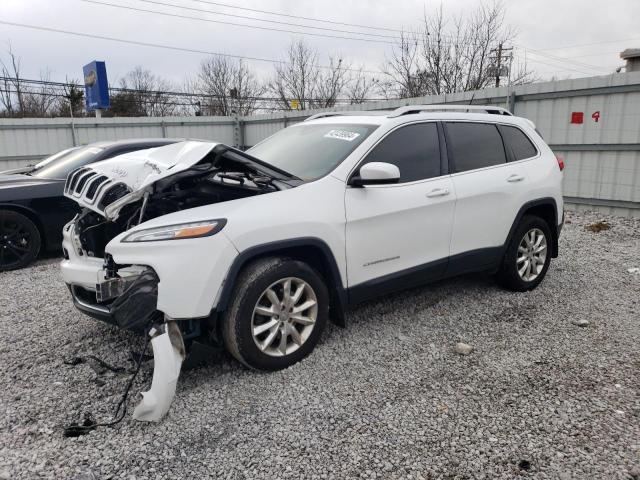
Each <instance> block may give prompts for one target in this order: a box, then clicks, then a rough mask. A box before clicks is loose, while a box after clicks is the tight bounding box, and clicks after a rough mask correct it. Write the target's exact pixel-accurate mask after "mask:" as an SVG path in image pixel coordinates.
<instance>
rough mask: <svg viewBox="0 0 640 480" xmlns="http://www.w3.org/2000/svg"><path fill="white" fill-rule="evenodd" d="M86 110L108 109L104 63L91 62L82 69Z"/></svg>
mask: <svg viewBox="0 0 640 480" xmlns="http://www.w3.org/2000/svg"><path fill="white" fill-rule="evenodd" d="M82 72H83V73H84V98H85V103H86V105H87V110H89V111H90V110H97V109H100V110H102V109H105V108H109V84H108V82H107V67H106V66H105V64H104V62H98V61H93V62H91V63H89V64H87V65H85V66H84V67H82Z"/></svg>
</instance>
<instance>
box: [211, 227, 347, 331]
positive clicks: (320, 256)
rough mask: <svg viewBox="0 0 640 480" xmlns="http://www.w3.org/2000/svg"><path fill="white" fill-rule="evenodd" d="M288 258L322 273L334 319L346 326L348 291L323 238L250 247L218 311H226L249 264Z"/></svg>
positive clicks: (233, 273)
mask: <svg viewBox="0 0 640 480" xmlns="http://www.w3.org/2000/svg"><path fill="white" fill-rule="evenodd" d="M270 256H286V257H290V258H294V259H296V260H300V261H303V262H305V263H307V264H309V265H310V266H311V267H313V268H314V269H315V270H317V271H318V273H320V274H321V275H322V276H323V278H324V279H325V282H326V284H327V289H328V290H329V292H330V295H331V305H330V318H331V319H332V321H333V322H334V323H336V324H338V325H340V326H342V327H344V326H345V325H346V324H345V316H344V310H345V306H346V291H345V289H344V286H343V284H342V277H341V276H340V270H339V268H338V264H337V262H336V260H335V257H334V255H333V253H332V251H331V248H330V247H329V246H328V245H327V244H326V243H325V242H324V241H323V240H321V239H319V238H315V237H304V238H297V239H291V240H282V241H276V242H269V243H265V244H261V245H256V246H253V247H250V248H248V249H246V250H243V251H242V252H240V254H239V255H238V256H237V257H236V259H235V260H234V261H233V263H232V265H231V268H230V269H229V272H228V274H227V277H226V279H225V282H224V285H223V287H222V292H221V293H220V297H219V299H218V303H217V305H216V307H215V310H216V312H218V313H220V312H223V311H225V310H226V309H227V308H228V306H229V303H230V300H231V293H232V292H233V287H234V286H235V284H236V281H237V279H238V276H239V274H240V272H241V271H242V269H243V268H245V267H246V266H247V265H248V264H249V263H251V262H253V261H255V260H257V259H259V258H264V257H270Z"/></svg>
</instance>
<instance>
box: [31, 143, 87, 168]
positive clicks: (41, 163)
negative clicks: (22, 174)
mask: <svg viewBox="0 0 640 480" xmlns="http://www.w3.org/2000/svg"><path fill="white" fill-rule="evenodd" d="M79 148H80V147H71V148H67V149H66V150H62V151H61V152H58V153H54V154H53V155H51V156H49V157H47V158H45V159H44V160H40V161H39V162H38V163H36V164H35V165H34V166H33V169H34V170H38V169H39V168H42V167H44V166H45V165H47V164H49V163H51V162H53V161H54V160H57V159H58V158H61V157H64V156H65V155H66V154H67V153H69V152H73V151H74V150H77V149H79Z"/></svg>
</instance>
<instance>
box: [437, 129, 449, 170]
mask: <svg viewBox="0 0 640 480" xmlns="http://www.w3.org/2000/svg"><path fill="white" fill-rule="evenodd" d="M437 126H438V143H439V144H440V145H439V146H440V175H441V176H443V175H449V160H448V153H449V152H448V150H447V140H446V138H445V134H444V125H443V124H442V122H437Z"/></svg>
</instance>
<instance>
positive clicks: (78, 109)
mask: <svg viewBox="0 0 640 480" xmlns="http://www.w3.org/2000/svg"><path fill="white" fill-rule="evenodd" d="M65 83H66V85H65V86H64V87H63V92H64V93H63V94H62V96H61V97H59V98H58V102H57V106H56V108H55V111H54V115H55V116H57V117H79V116H81V115H82V114H83V101H84V89H83V88H82V86H81V85H80V82H78V80H76V79H73V80H69V79H68V78H67V79H66V82H65Z"/></svg>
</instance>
